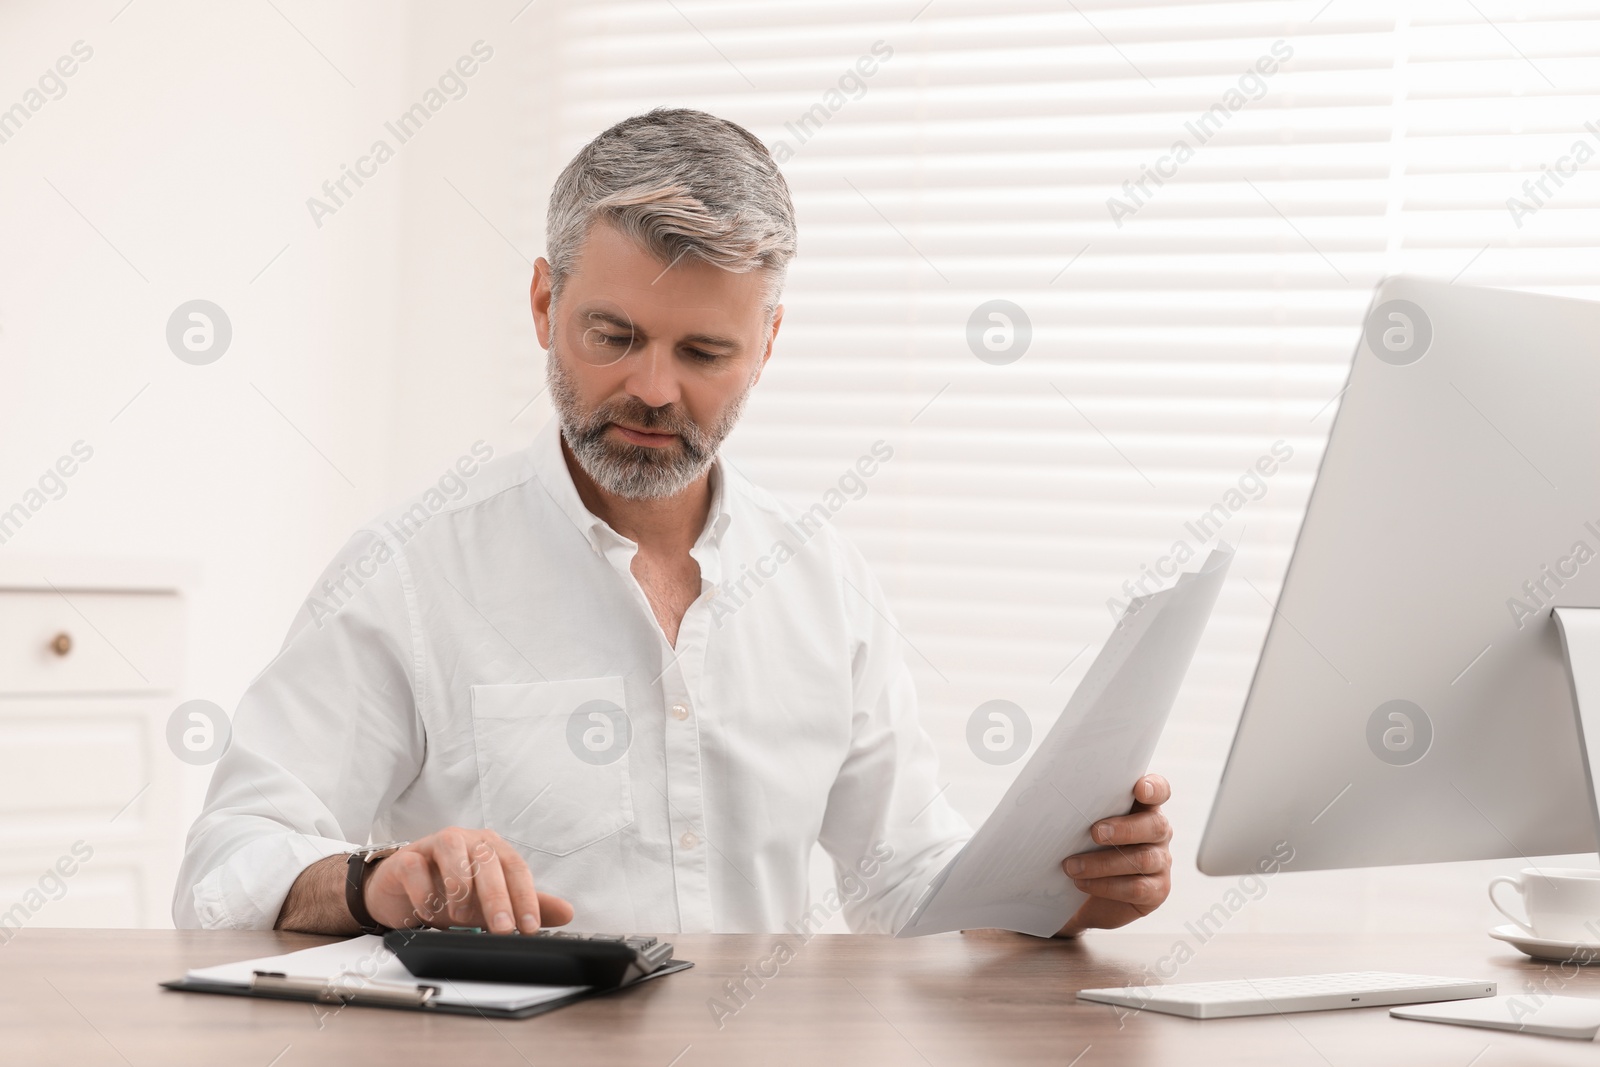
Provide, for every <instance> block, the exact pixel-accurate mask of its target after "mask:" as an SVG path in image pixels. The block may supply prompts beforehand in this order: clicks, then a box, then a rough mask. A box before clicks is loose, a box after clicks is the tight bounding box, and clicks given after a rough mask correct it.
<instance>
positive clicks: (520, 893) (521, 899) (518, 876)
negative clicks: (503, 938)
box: [494, 840, 540, 934]
mask: <svg viewBox="0 0 1600 1067" xmlns="http://www.w3.org/2000/svg"><path fill="white" fill-rule="evenodd" d="M494 851H495V854H496V855H497V856H499V857H500V869H501V871H502V872H503V873H504V874H505V879H506V891H507V892H508V893H509V894H510V895H511V914H513V915H515V916H516V921H517V929H519V930H521V931H522V932H523V933H525V934H531V933H533V932H534V931H535V930H537V929H539V922H540V915H539V894H538V892H537V891H535V890H534V888H533V872H532V871H530V870H529V869H528V861H527V860H525V859H523V858H522V853H520V852H518V851H517V850H516V849H514V848H512V847H511V845H510V844H508V843H507V842H506V841H504V840H499V841H495V842H494Z"/></svg>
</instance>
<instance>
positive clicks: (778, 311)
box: [750, 304, 783, 385]
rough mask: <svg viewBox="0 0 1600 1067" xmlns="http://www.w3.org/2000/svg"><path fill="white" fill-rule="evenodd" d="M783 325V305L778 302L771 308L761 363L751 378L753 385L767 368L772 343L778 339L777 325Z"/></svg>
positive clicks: (770, 356)
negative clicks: (769, 324)
mask: <svg viewBox="0 0 1600 1067" xmlns="http://www.w3.org/2000/svg"><path fill="white" fill-rule="evenodd" d="M782 325H783V305H782V304H779V305H778V306H777V307H775V308H773V309H772V328H771V329H770V330H769V331H768V332H767V344H766V347H765V348H763V349H762V351H761V363H760V365H758V366H757V367H756V376H755V377H754V378H753V379H751V381H750V384H751V385H754V384H756V382H759V381H760V380H761V372H762V371H764V370H766V369H767V360H769V359H771V358H772V348H773V345H774V344H775V343H776V342H777V340H778V327H780V326H782Z"/></svg>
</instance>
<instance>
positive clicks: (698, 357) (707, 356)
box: [684, 348, 722, 363]
mask: <svg viewBox="0 0 1600 1067" xmlns="http://www.w3.org/2000/svg"><path fill="white" fill-rule="evenodd" d="M684 353H685V354H686V355H688V357H689V358H690V359H692V360H694V361H695V362H696V363H715V362H716V361H717V360H718V359H720V358H722V357H720V356H716V355H713V354H711V353H710V352H704V351H701V350H700V349H698V348H686V349H684Z"/></svg>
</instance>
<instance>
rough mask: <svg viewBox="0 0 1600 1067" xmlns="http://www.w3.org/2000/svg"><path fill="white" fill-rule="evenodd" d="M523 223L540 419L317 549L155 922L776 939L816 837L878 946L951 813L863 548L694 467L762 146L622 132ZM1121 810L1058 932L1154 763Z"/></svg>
mask: <svg viewBox="0 0 1600 1067" xmlns="http://www.w3.org/2000/svg"><path fill="white" fill-rule="evenodd" d="M548 243H549V259H548V260H545V259H540V260H539V261H538V262H537V263H536V264H535V267H534V277H533V285H532V293H531V299H532V308H533V319H534V325H535V327H536V329H537V332H538V336H539V341H540V344H541V345H544V346H545V347H546V348H547V350H548V356H547V373H548V377H549V384H550V393H551V397H552V399H553V401H554V403H555V407H556V411H557V414H558V419H557V420H556V422H557V423H558V426H552V427H551V428H550V429H549V430H548V431H547V432H546V433H545V434H544V436H543V437H542V438H541V439H540V440H539V441H538V443H536V444H535V445H534V446H533V447H532V448H530V449H528V450H527V451H526V452H524V453H521V454H518V455H515V456H511V457H508V458H505V459H502V460H496V461H494V462H492V463H489V464H486V465H484V466H483V467H482V468H481V469H479V468H478V466H477V464H476V462H474V461H470V460H466V459H465V457H464V459H463V462H462V463H461V464H460V465H458V468H457V470H458V471H459V473H460V475H461V477H454V476H452V479H453V480H452V481H451V482H450V483H449V486H448V489H449V491H450V492H452V493H454V494H455V495H456V496H457V497H458V499H455V500H453V501H448V502H447V501H445V499H444V497H443V496H442V495H441V494H440V493H439V491H437V490H430V494H431V498H430V497H427V496H425V498H424V499H426V500H427V501H428V502H427V503H426V505H422V504H412V505H410V506H409V507H402V508H400V509H397V511H396V512H395V513H394V515H393V516H391V517H389V518H388V519H386V520H381V521H380V522H377V523H374V526H373V529H372V530H369V531H364V532H363V533H361V534H358V535H357V536H356V537H355V538H354V539H352V541H351V542H350V544H349V545H348V546H347V547H346V549H345V551H344V552H343V553H342V554H341V556H340V557H339V558H337V559H336V560H335V561H334V563H333V564H332V565H331V566H330V568H329V570H328V572H327V574H326V575H325V576H324V579H323V580H321V581H319V583H318V590H320V591H323V592H326V593H328V594H330V598H323V597H322V595H321V593H319V594H316V595H317V597H318V598H317V599H315V600H314V601H311V602H308V607H307V610H306V611H304V612H302V614H301V616H300V617H299V618H298V619H297V620H296V624H295V627H294V628H293V629H292V630H291V632H290V634H289V636H288V638H287V639H286V641H285V642H284V646H283V648H282V650H281V652H280V653H279V655H278V657H277V658H276V659H275V660H274V661H273V662H272V663H271V664H270V665H269V666H268V667H267V668H266V670H265V671H263V672H262V674H261V675H260V676H259V677H258V678H257V679H256V680H255V681H254V683H253V684H252V685H251V686H250V689H249V690H248V692H247V693H246V694H245V696H244V698H243V700H242V701H241V703H240V706H239V709H238V713H237V715H236V718H235V722H234V732H233V738H232V742H231V744H230V747H229V749H228V751H227V753H226V754H225V755H224V757H223V758H222V760H221V762H220V763H219V764H218V765H217V770H216V774H215V776H214V778H213V780H212V783H211V789H210V793H209V795H208V797H207V801H206V806H205V810H204V812H203V813H202V814H201V816H200V818H199V819H198V820H197V821H196V823H195V825H194V828H193V830H192V831H191V833H190V836H189V843H188V848H187V853H186V856H185V860H184V864H183V870H182V872H181V874H180V877H179V880H178V886H177V892H176V896H175V899H174V902H173V916H174V918H175V920H176V921H177V924H178V925H179V926H180V927H189V926H207V927H253V928H268V927H278V928H281V929H285V930H303V931H313V932H320V933H339V934H343V933H354V932H356V931H357V930H360V929H367V930H374V929H379V928H382V927H401V926H415V925H421V924H429V925H435V926H449V925H477V926H484V927H487V928H488V929H490V930H492V931H496V932H512V931H515V930H520V931H522V932H524V933H527V932H531V931H533V930H536V929H538V928H539V927H540V926H544V925H560V924H564V923H566V922H569V921H572V920H573V918H574V916H576V918H577V919H578V921H579V922H580V923H581V925H582V927H583V928H585V929H590V930H602V931H618V932H620V931H632V930H645V931H662V932H667V931H773V930H778V929H781V928H783V927H784V926H785V925H786V924H791V923H800V924H811V923H820V921H822V919H824V918H825V917H826V916H825V915H823V916H820V917H819V916H818V914H817V909H816V907H815V906H813V905H812V904H811V902H810V900H809V894H808V887H807V883H808V870H809V866H810V856H811V851H812V846H813V845H814V844H815V843H819V842H820V843H821V845H822V846H823V847H824V848H825V849H826V850H827V852H828V853H829V855H830V856H831V857H832V859H833V862H834V866H835V872H836V876H837V879H838V883H839V887H840V896H841V897H842V901H841V904H840V907H841V908H842V910H843V913H844V915H845V918H846V920H847V921H848V923H849V925H850V927H851V928H852V929H854V930H859V931H879V932H887V931H892V930H894V929H895V928H897V927H898V926H899V925H900V924H901V923H902V922H904V921H905V919H906V918H907V917H908V916H909V914H910V913H911V910H912V908H913V907H914V905H915V903H916V900H917V897H918V895H919V894H920V893H921V892H922V890H923V888H924V887H925V886H926V885H927V883H928V881H929V879H931V878H932V876H933V875H934V874H935V873H936V872H937V871H938V870H939V868H940V867H941V866H942V865H943V864H944V863H945V862H946V861H947V860H948V859H949V858H950V856H951V855H952V854H953V853H954V852H955V851H956V850H957V849H958V848H960V846H961V844H962V842H963V841H964V840H965V839H966V837H967V836H968V835H969V834H970V829H969V828H968V826H967V825H966V823H965V822H964V821H963V820H962V819H961V817H960V816H959V815H958V814H957V813H956V812H955V811H954V809H953V808H951V806H950V805H949V804H948V803H947V802H946V801H945V799H944V797H943V794H942V791H941V789H940V785H939V782H938V780H937V774H936V770H937V767H936V761H935V757H934V753H933V750H932V746H931V744H930V742H929V740H928V738H927V736H926V735H925V734H924V733H923V731H922V730H921V728H920V727H919V725H918V723H917V719H916V711H915V695H914V692H913V688H912V682H911V677H910V673H909V671H908V670H907V668H906V665H905V662H904V658H903V650H902V648H901V641H900V639H899V637H898V634H897V631H896V629H895V627H894V625H893V623H892V622H891V621H890V616H889V614H888V609H887V606H886V605H885V604H884V599H883V595H882V593H881V591H880V589H879V587H878V585H877V583H876V582H875V581H874V579H873V577H872V575H871V573H870V572H869V571H868V569H867V567H866V564H865V563H864V561H863V560H862V558H861V556H860V555H859V554H858V553H857V552H856V551H855V550H854V549H853V548H852V547H851V546H850V545H849V544H848V543H846V542H845V541H844V540H843V538H841V537H840V536H839V535H838V534H837V532H836V531H835V530H833V528H832V527H831V526H828V525H827V524H826V523H818V522H817V521H816V520H815V519H814V518H812V519H811V520H810V521H809V524H808V523H807V521H806V519H805V518H801V517H797V516H795V515H794V513H793V512H792V511H791V510H790V509H788V508H786V507H785V506H783V505H782V504H780V503H778V502H777V501H776V500H775V499H774V498H772V497H771V496H769V495H768V494H766V493H764V492H763V491H761V490H760V489H758V488H756V487H755V486H753V485H751V484H750V483H749V482H747V481H746V480H745V479H743V478H742V477H741V476H740V475H739V474H738V473H737V472H736V471H734V470H733V469H732V468H731V467H729V466H728V465H727V464H725V463H723V462H721V461H719V460H718V459H717V451H718V447H719V446H720V445H721V443H722V441H723V439H724V438H725V437H726V436H727V434H728V433H729V431H730V430H732V428H733V426H734V424H735V423H736V422H737V420H738V417H739V413H740V410H741V408H742V406H743V404H744V401H745V398H746V396H747V395H748V393H749V391H750V389H751V387H753V386H754V385H755V383H756V382H757V381H758V380H759V379H760V377H761V372H762V369H763V368H764V367H765V366H766V362H767V360H768V359H769V358H770V357H771V355H772V348H773V343H774V341H775V340H776V338H777V336H778V330H779V327H780V326H781V325H782V322H783V308H782V306H781V305H779V303H778V297H779V293H780V290H781V287H782V283H783V278H784V274H785V270H786V267H787V263H788V261H789V259H790V258H791V257H792V256H793V254H794V250H795V224H794V210H793V207H792V205H791V203H790V199H789V194H788V188H787V186H786V184H785V183H784V180H783V177H782V175H781V174H780V173H779V172H778V169H777V167H776V165H775V164H774V163H773V161H772V158H771V156H770V155H769V154H768V152H767V150H766V149H765V148H764V147H763V146H762V145H761V143H760V142H759V141H757V140H756V139H755V138H754V137H752V136H751V135H750V134H749V133H748V132H746V131H745V130H743V129H742V128H740V127H738V126H736V125H734V124H732V123H729V122H725V121H722V120H720V119H716V118H713V117H712V116H710V115H706V114H703V113H701V112H695V111H684V110H670V111H669V110H658V111H655V112H652V113H650V114H649V115H645V116H641V117H637V118H633V119H629V120H627V121H625V122H622V123H619V124H618V125H616V126H614V127H612V128H611V129H609V130H607V131H606V132H605V133H602V134H601V135H600V136H599V137H597V138H595V140H594V141H592V142H590V144H588V145H587V146H586V147H585V148H584V149H583V150H582V151H581V152H579V154H578V155H577V157H576V158H574V159H573V161H572V162H571V164H569V165H568V167H567V168H566V170H565V171H564V172H563V173H562V175H561V177H560V178H559V179H558V181H557V183H556V187H555V189H554V191H553V192H552V195H551V200H550V208H549V225H548ZM469 475H470V478H471V481H470V485H469V484H467V483H466V481H465V480H464V479H466V478H467V477H468V476H469ZM458 486H459V487H461V491H460V492H459V493H455V487H458ZM441 488H446V484H445V481H444V480H443V479H442V480H441ZM757 564H760V567H759V573H760V578H761V580H760V582H759V583H758V584H757V585H756V587H755V588H754V589H752V588H751V586H750V583H748V582H746V583H743V585H742V587H741V588H742V590H743V593H744V594H748V595H738V596H733V597H730V596H729V595H728V594H727V593H726V591H721V592H719V587H722V588H723V589H724V590H726V588H727V587H728V586H729V585H730V584H731V583H732V582H733V581H735V580H736V579H737V578H739V577H740V576H742V575H745V574H748V573H750V571H751V568H752V567H753V566H755V565H757ZM335 594H336V595H335ZM1134 798H1135V801H1136V803H1135V805H1134V808H1135V810H1134V812H1133V813H1132V814H1130V815H1127V816H1123V817H1119V818H1113V819H1107V820H1105V821H1104V822H1103V823H1101V824H1099V825H1098V826H1097V827H1096V840H1097V841H1100V842H1102V843H1103V844H1106V845H1114V846H1117V847H1115V848H1111V849H1106V850H1103V851H1097V852H1093V853H1089V854H1086V855H1082V856H1075V857H1071V858H1065V859H1064V867H1065V869H1066V871H1067V873H1068V874H1069V875H1070V876H1071V877H1072V878H1073V879H1074V881H1075V882H1076V884H1077V885H1078V887H1079V888H1080V889H1082V890H1084V891H1085V892H1087V893H1089V894H1091V896H1090V899H1089V900H1088V901H1087V902H1086V903H1085V904H1084V905H1083V906H1082V907H1081V908H1080V909H1079V910H1078V912H1077V914H1075V915H1074V916H1073V917H1072V918H1071V919H1070V921H1068V922H1067V924H1066V925H1065V926H1064V927H1063V928H1062V930H1061V932H1060V933H1061V935H1063V936H1074V935H1076V934H1078V933H1080V932H1081V931H1082V930H1084V929H1086V928H1089V927H1096V926H1098V927H1111V926H1119V925H1121V924H1123V923H1126V922H1129V921H1131V920H1133V919H1135V918H1137V917H1138V916H1139V915H1141V914H1144V913H1146V912H1148V911H1149V910H1150V909H1152V908H1154V907H1156V906H1158V905H1159V904H1160V903H1161V902H1162V901H1163V900H1165V898H1166V895H1167V892H1168V888H1169V879H1170V864H1171V860H1170V856H1169V855H1168V852H1167V848H1166V845H1167V842H1168V840H1169V839H1170V832H1169V830H1168V828H1167V824H1166V821H1165V819H1164V818H1163V816H1162V815H1161V812H1160V805H1161V804H1162V803H1164V802H1165V801H1166V800H1167V798H1168V787H1167V784H1166V782H1165V781H1163V780H1162V779H1161V778H1159V777H1156V776H1154V775H1152V776H1148V777H1146V778H1143V779H1141V780H1140V781H1139V782H1138V783H1136V784H1135V786H1134ZM392 838H398V839H409V843H408V844H404V845H403V846H402V847H398V848H393V847H391V848H386V849H381V850H377V851H375V852H372V853H370V854H368V853H364V852H363V849H364V848H365V843H366V842H368V841H372V840H376V841H384V840H387V839H392ZM352 856H354V859H353V861H352Z"/></svg>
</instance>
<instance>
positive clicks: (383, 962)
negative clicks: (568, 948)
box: [188, 934, 588, 1011]
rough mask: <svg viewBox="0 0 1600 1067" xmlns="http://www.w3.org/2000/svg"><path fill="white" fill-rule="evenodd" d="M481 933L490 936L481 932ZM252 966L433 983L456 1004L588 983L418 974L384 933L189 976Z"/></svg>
mask: <svg viewBox="0 0 1600 1067" xmlns="http://www.w3.org/2000/svg"><path fill="white" fill-rule="evenodd" d="M484 936H486V937H488V936H493V935H489V934H485V935H484ZM256 971H276V972H280V973H282V974H286V975H288V976H289V977H291V978H321V979H327V978H333V977H336V976H337V975H341V974H357V975H361V976H362V977H364V978H370V979H374V980H376V981H379V982H396V983H402V984H405V985H419V984H421V985H431V986H438V987H439V992H438V994H436V995H435V996H434V998H433V999H434V1000H435V1001H436V1002H438V1003H440V1004H461V1005H466V1006H469V1007H475V1008H503V1009H505V1010H507V1011H516V1010H517V1009H519V1008H526V1007H531V1006H532V1005H534V1004H542V1003H544V1002H545V1001H547V1000H557V999H559V998H561V997H565V996H569V995H571V994H573V993H577V992H581V991H582V990H584V989H587V988H588V987H587V986H553V985H514V984H511V983H509V982H457V981H450V980H446V979H441V978H417V977H416V976H415V975H413V974H412V973H411V972H410V971H408V970H406V967H405V964H403V963H401V962H400V960H399V959H398V958H397V957H396V956H395V954H394V953H393V952H390V951H389V950H388V949H387V948H384V947H383V938H381V937H378V936H376V935H374V934H366V935H363V936H361V937H353V938H351V939H350V940H349V941H339V942H336V943H334V944H332V945H318V946H317V947H316V948H304V949H301V950H300V951H298V952H286V953H284V954H283V955H281V956H263V957H262V958H261V959H257V960H244V961H242V962H240V963H224V964H220V965H218V966H216V967H197V968H195V969H193V970H191V971H190V972H189V974H188V977H190V978H192V979H195V980H196V981H206V982H221V983H224V984H226V985H237V986H243V987H245V988H249V986H250V978H251V976H252V975H253V974H255V972H256Z"/></svg>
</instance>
